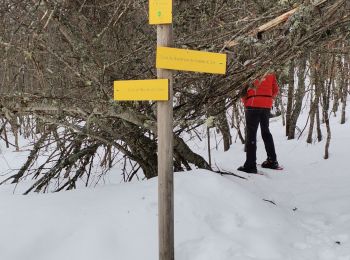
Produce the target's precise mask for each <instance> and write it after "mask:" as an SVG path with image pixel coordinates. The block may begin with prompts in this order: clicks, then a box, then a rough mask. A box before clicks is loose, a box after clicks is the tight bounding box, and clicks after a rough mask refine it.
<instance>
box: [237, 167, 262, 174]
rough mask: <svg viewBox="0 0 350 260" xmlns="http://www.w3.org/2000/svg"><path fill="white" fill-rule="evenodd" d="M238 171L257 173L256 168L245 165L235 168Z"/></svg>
mask: <svg viewBox="0 0 350 260" xmlns="http://www.w3.org/2000/svg"><path fill="white" fill-rule="evenodd" d="M237 170H238V171H241V172H246V173H258V170H257V169H256V167H255V168H247V167H245V166H241V167H239V168H238V169H237Z"/></svg>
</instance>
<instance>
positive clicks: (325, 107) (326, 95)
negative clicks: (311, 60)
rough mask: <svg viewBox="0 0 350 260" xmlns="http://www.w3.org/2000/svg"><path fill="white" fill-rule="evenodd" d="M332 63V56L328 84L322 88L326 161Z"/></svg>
mask: <svg viewBox="0 0 350 260" xmlns="http://www.w3.org/2000/svg"><path fill="white" fill-rule="evenodd" d="M334 61H335V57H334V56H333V60H332V65H331V67H330V70H331V72H330V78H329V82H328V84H325V83H324V88H323V106H322V111H323V118H324V122H325V124H326V129H327V139H326V146H325V154H324V157H323V158H324V159H328V158H329V146H330V142H331V136H332V135H331V127H330V124H329V115H328V111H329V103H330V95H331V85H332V84H334V82H333V81H334V68H333V65H334ZM323 82H325V81H324V80H322V83H323Z"/></svg>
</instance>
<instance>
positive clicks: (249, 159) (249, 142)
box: [244, 108, 260, 169]
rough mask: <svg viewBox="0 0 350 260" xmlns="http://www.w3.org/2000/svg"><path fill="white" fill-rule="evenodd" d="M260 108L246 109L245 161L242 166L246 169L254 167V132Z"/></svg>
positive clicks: (257, 124) (256, 128) (257, 123)
mask: <svg viewBox="0 0 350 260" xmlns="http://www.w3.org/2000/svg"><path fill="white" fill-rule="evenodd" d="M259 114H260V110H259V109H250V108H248V109H246V111H245V117H246V126H247V136H246V149H247V152H246V161H245V163H244V167H245V168H248V169H252V168H253V169H254V168H256V133H257V130H258V126H259V121H260V116H259Z"/></svg>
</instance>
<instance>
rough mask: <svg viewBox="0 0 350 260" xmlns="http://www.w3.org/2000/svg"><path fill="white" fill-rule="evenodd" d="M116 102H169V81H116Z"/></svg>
mask: <svg viewBox="0 0 350 260" xmlns="http://www.w3.org/2000/svg"><path fill="white" fill-rule="evenodd" d="M114 100H117V101H167V100H169V80H168V79H151V80H121V81H114Z"/></svg>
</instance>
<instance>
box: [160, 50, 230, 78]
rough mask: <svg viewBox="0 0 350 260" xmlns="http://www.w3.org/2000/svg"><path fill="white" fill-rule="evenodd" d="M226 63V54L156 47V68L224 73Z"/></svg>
mask: <svg viewBox="0 0 350 260" xmlns="http://www.w3.org/2000/svg"><path fill="white" fill-rule="evenodd" d="M226 63H227V55H226V54H221V53H213V52H204V51H193V50H185V49H176V48H168V47H157V58H156V67H157V68H158V69H171V70H183V71H194V72H204V73H212V74H226Z"/></svg>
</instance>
